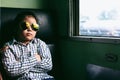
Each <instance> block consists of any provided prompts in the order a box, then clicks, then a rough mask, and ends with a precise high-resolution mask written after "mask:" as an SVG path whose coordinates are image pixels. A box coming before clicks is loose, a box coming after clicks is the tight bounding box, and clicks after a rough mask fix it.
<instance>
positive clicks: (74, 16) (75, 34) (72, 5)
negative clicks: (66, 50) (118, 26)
mask: <svg viewBox="0 0 120 80" xmlns="http://www.w3.org/2000/svg"><path fill="white" fill-rule="evenodd" d="M69 37H70V38H71V39H74V40H79V41H88V42H102V43H115V44H116V43H117V44H118V43H120V37H117V38H116V37H95V36H80V35H79V0H69Z"/></svg>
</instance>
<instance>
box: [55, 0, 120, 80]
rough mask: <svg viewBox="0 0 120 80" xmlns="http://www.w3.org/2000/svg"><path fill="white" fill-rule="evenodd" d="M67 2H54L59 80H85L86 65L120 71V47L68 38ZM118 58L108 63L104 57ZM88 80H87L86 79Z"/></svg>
mask: <svg viewBox="0 0 120 80" xmlns="http://www.w3.org/2000/svg"><path fill="white" fill-rule="evenodd" d="M68 2H69V0H59V1H58V0H54V3H55V6H56V7H53V9H55V10H56V14H57V15H58V16H56V17H57V19H56V20H57V25H56V27H57V32H58V34H57V35H58V40H57V41H58V43H57V47H58V53H57V54H59V57H60V68H61V75H62V78H61V80H87V72H86V65H87V64H89V63H91V64H97V65H100V66H104V67H109V68H112V69H116V70H120V64H119V63H120V59H119V57H120V45H119V44H112V43H111V44H110V43H97V42H96V43H95V42H85V41H79V40H73V39H70V38H67V37H68V28H69V3H68ZM107 53H112V54H115V55H117V56H118V61H117V62H109V61H107V60H106V57H105V55H106V54H107ZM88 80H89V79H88Z"/></svg>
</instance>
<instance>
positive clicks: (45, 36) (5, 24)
mask: <svg viewBox="0 0 120 80" xmlns="http://www.w3.org/2000/svg"><path fill="white" fill-rule="evenodd" d="M23 11H32V12H34V13H35V15H36V16H37V18H38V21H39V23H40V30H39V32H38V33H37V35H36V37H37V38H40V39H41V40H43V41H44V42H46V43H47V44H48V47H49V48H50V51H51V53H52V54H53V52H54V40H55V33H54V27H53V24H52V22H53V21H52V16H51V12H49V11H43V10H40V9H21V8H4V7H2V8H1V15H0V48H1V47H2V46H3V45H4V43H6V42H7V41H9V40H11V39H12V35H13V33H12V29H13V28H12V25H14V23H13V20H14V18H15V17H16V15H17V14H18V13H19V12H23ZM2 70H3V69H2V68H1V71H2ZM1 73H3V75H4V74H5V73H4V72H1Z"/></svg>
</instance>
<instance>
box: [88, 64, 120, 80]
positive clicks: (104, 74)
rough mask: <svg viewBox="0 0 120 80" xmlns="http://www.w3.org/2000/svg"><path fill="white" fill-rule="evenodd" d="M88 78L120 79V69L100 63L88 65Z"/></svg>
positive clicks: (100, 79)
mask: <svg viewBox="0 0 120 80" xmlns="http://www.w3.org/2000/svg"><path fill="white" fill-rule="evenodd" d="M87 73H88V78H89V79H88V80H120V71H118V70H113V69H111V68H107V67H102V66H99V65H94V64H88V65H87Z"/></svg>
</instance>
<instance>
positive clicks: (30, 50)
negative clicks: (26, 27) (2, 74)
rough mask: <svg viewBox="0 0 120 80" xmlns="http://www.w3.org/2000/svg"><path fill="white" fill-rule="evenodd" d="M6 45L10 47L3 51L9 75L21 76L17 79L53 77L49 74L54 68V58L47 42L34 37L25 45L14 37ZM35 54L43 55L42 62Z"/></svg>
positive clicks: (41, 79)
mask: <svg viewBox="0 0 120 80" xmlns="http://www.w3.org/2000/svg"><path fill="white" fill-rule="evenodd" d="M6 45H7V46H8V47H9V48H8V49H7V50H6V51H5V52H4V53H3V58H2V63H3V65H4V69H5V70H6V72H7V73H8V75H10V76H12V77H16V76H19V77H18V79H17V80H44V79H46V78H53V77H52V76H50V75H48V74H47V72H48V71H50V70H51V69H52V58H51V53H50V50H49V48H48V46H47V45H46V43H45V42H43V41H42V40H40V39H37V38H34V39H33V40H32V41H31V42H30V43H29V44H27V45H23V44H21V43H20V42H17V41H16V40H15V39H14V40H12V41H10V42H8V43H7V44H6ZM35 54H39V55H40V56H41V61H40V62H38V61H37V59H36V58H35V56H34V55H35Z"/></svg>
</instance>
